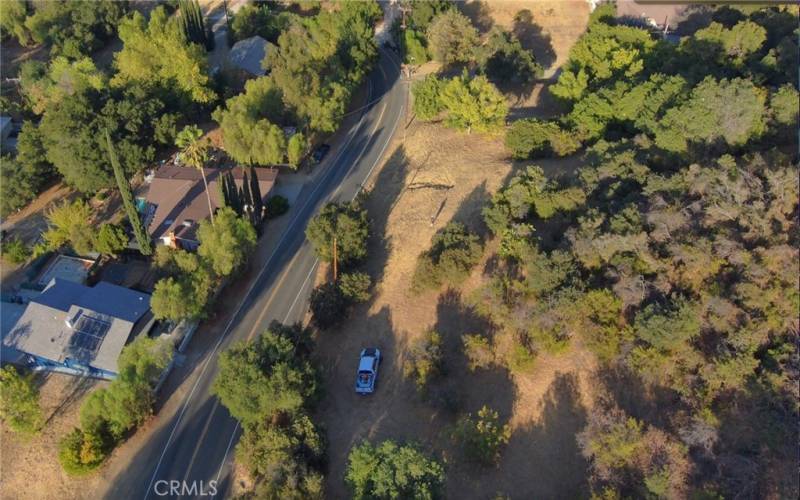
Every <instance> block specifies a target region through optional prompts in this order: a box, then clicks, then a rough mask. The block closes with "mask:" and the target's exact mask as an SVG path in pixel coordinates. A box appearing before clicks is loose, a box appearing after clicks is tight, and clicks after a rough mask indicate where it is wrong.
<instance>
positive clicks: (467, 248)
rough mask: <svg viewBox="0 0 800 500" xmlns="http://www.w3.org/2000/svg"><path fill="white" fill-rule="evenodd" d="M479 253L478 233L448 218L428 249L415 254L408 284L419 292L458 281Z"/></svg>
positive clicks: (464, 275) (464, 277) (471, 266)
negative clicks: (413, 266)
mask: <svg viewBox="0 0 800 500" xmlns="http://www.w3.org/2000/svg"><path fill="white" fill-rule="evenodd" d="M482 253H483V248H482V247H481V244H480V242H479V239H478V236H477V235H475V234H472V233H470V232H469V231H467V228H466V227H465V226H464V225H463V224H460V223H458V222H451V223H449V224H447V226H445V227H444V228H442V230H441V231H439V232H438V233H436V235H434V237H433V241H432V243H431V248H430V250H428V251H426V252H424V253H422V254H421V255H420V256H419V257H418V259H417V267H416V269H415V270H414V276H413V277H412V288H413V289H414V290H416V291H418V292H419V291H422V290H425V289H429V288H436V287H439V286H441V285H443V284H450V285H458V284H460V283H461V282H462V281H464V279H466V277H467V276H468V275H469V272H470V270H471V269H472V268H473V267H474V266H475V265H476V264H477V263H478V261H479V260H480V258H481V255H482Z"/></svg>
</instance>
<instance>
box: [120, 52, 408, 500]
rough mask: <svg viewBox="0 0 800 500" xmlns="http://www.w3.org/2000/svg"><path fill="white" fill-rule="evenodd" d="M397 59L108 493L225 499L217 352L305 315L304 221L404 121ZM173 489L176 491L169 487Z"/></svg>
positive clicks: (349, 195)
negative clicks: (162, 421)
mask: <svg viewBox="0 0 800 500" xmlns="http://www.w3.org/2000/svg"><path fill="white" fill-rule="evenodd" d="M398 64H399V60H398V57H397V55H396V54H395V53H394V52H391V51H390V50H383V49H381V51H380V59H379V61H378V64H377V65H376V69H375V70H374V71H373V72H372V73H371V75H370V76H369V83H368V88H369V98H368V99H367V101H368V102H369V106H367V107H365V108H364V109H363V110H359V111H358V113H360V114H361V118H360V120H359V121H358V122H357V123H356V124H355V125H354V126H353V127H352V128H351V129H350V131H349V132H348V134H347V135H346V136H344V139H343V144H342V146H341V147H339V148H338V151H337V152H335V153H334V152H333V151H332V152H331V153H329V155H328V157H327V158H325V159H324V160H323V162H322V164H320V166H318V167H317V168H320V169H322V170H321V171H320V172H319V174H318V175H316V176H315V177H314V180H313V181H311V182H310V183H309V184H308V185H306V186H305V187H304V188H303V190H302V191H301V193H300V195H299V197H298V199H297V201H296V206H297V207H299V210H296V211H295V212H294V215H291V217H294V218H293V219H292V220H291V222H290V223H289V225H288V226H287V228H286V230H285V231H284V233H283V234H282V235H280V236H279V237H280V240H279V243H278V245H277V246H276V247H275V250H274V252H273V253H272V254H271V256H270V257H269V259H267V261H265V262H264V264H263V267H262V268H261V272H260V274H259V275H258V277H257V278H256V280H255V281H254V283H253V286H252V288H251V289H250V290H249V291H248V293H247V294H246V296H245V298H244V299H243V301H242V302H241V304H240V306H239V309H238V310H237V311H236V312H235V313H234V314H233V316H232V318H231V320H230V322H229V323H228V325H227V327H226V328H225V330H224V331H223V332H222V333H221V334H220V338H219V341H218V343H217V344H216V346H215V348H214V349H212V350H211V352H209V354H208V355H206V356H205V357H203V358H202V359H200V360H199V361H198V363H199V366H198V369H199V370H200V372H199V375H193V378H194V383H193V386H192V388H191V389H190V391H189V393H188V394H187V395H186V396H185V400H184V401H183V402H182V404H181V406H180V409H179V410H178V411H177V412H176V413H175V415H174V416H173V417H172V419H171V421H170V422H169V424H168V425H164V426H161V428H160V430H158V431H156V432H154V433H153V436H152V437H151V438H150V439H149V440H148V442H147V443H146V444H145V445H144V446H143V447H142V449H141V450H140V451H139V452H138V454H137V455H136V456H135V457H133V458H132V459H131V464H130V466H129V467H128V468H127V469H126V471H125V472H124V473H122V474H120V475H119V476H118V477H116V478H115V480H114V484H113V486H112V487H111V489H110V490H109V491H108V493H107V494H106V498H108V499H118V498H133V499H154V498H196V497H197V498H225V497H226V496H227V494H226V493H227V492H228V491H229V490H230V487H231V484H230V481H231V477H230V476H231V475H230V472H231V463H232V461H233V454H234V453H233V450H234V448H235V445H236V442H237V441H238V438H239V435H240V428H239V425H238V422H237V421H236V420H235V419H234V418H232V417H231V416H230V414H229V413H228V411H227V409H225V407H223V406H222V405H221V404H220V403H219V402H218V400H217V398H216V397H214V396H213V395H212V394H211V393H210V389H211V385H212V383H213V380H214V377H215V376H216V374H217V359H218V356H219V353H220V352H222V351H223V350H224V349H225V348H227V347H228V346H229V345H230V344H232V343H235V342H237V341H239V340H242V339H248V338H252V337H253V336H254V335H257V334H259V333H260V332H263V331H264V330H265V329H266V327H267V326H268V325H269V324H270V322H272V321H273V320H277V321H280V322H283V323H294V322H297V321H300V320H301V319H302V318H303V316H304V314H305V312H306V310H307V307H308V295H309V293H310V291H311V287H312V284H313V282H314V271H315V270H316V268H317V264H318V262H317V259H316V257H315V255H314V252H313V249H312V248H311V246H310V244H309V243H308V242H307V241H306V239H305V227H306V224H307V223H308V221H309V220H310V219H311V217H312V216H313V215H314V214H315V213H316V212H317V211H318V210H319V208H320V207H321V206H322V205H323V204H324V203H326V202H328V201H349V200H351V199H353V198H354V197H355V196H356V195H357V194H358V192H359V191H360V190H361V186H362V185H363V184H364V183H365V182H366V181H367V179H369V177H370V174H371V173H372V171H373V169H374V168H375V167H376V166H377V165H378V163H379V161H380V159H381V157H382V155H383V153H384V152H385V150H386V149H387V147H388V145H389V142H390V141H391V138H392V135H393V134H394V132H395V130H396V129H398V128H399V127H401V126H403V125H402V121H403V116H404V106H405V96H406V90H405V88H404V83H403V82H402V80H401V76H400V68H399V65H398ZM267 237H270V236H269V235H267ZM354 369H355V368H354ZM350 382H351V381H343V383H350ZM174 481H177V483H175V482H174ZM211 481H215V484H212V483H211ZM172 486H176V487H177V488H178V489H172V490H171V487H172ZM174 493H179V494H177V495H176V494H174ZM214 493H216V494H214Z"/></svg>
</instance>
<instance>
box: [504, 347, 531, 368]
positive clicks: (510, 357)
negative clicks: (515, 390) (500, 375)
mask: <svg viewBox="0 0 800 500" xmlns="http://www.w3.org/2000/svg"><path fill="white" fill-rule="evenodd" d="M534 361H536V355H535V354H534V353H533V351H531V349H530V347H528V346H526V345H523V344H521V343H519V342H515V343H514V346H513V347H512V348H511V350H510V351H509V352H508V354H507V355H506V364H507V365H508V369H509V370H511V371H512V372H522V373H524V372H528V371H530V370H531V369H532V368H533V365H534Z"/></svg>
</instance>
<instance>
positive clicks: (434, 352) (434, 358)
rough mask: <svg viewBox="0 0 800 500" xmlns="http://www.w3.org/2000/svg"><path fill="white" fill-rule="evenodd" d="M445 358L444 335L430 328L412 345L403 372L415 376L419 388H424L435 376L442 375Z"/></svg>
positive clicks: (408, 375) (407, 375)
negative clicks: (443, 349) (443, 348)
mask: <svg viewBox="0 0 800 500" xmlns="http://www.w3.org/2000/svg"><path fill="white" fill-rule="evenodd" d="M443 358H444V353H443V351H442V336H441V335H439V333H438V332H436V331H434V330H429V331H427V332H425V333H424V334H423V335H422V336H421V337H420V338H418V339H417V340H416V341H414V343H413V344H412V345H411V348H410V349H409V351H408V358H407V359H406V361H405V363H404V365H403V374H404V375H405V376H406V377H413V378H414V382H415V383H416V385H417V389H419V390H424V389H425V388H426V386H427V385H428V383H429V382H430V381H431V380H432V379H433V378H435V377H437V376H438V375H441V373H442V370H443V366H444V359H443Z"/></svg>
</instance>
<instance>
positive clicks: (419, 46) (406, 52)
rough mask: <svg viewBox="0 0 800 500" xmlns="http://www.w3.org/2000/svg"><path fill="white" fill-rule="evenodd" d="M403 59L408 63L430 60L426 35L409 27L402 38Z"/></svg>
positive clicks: (422, 62) (420, 62) (421, 62)
mask: <svg viewBox="0 0 800 500" xmlns="http://www.w3.org/2000/svg"><path fill="white" fill-rule="evenodd" d="M401 45H402V50H403V60H404V61H405V62H406V64H424V63H426V62H428V61H429V60H430V55H429V54H428V49H427V48H425V36H424V35H423V34H422V33H420V32H418V31H415V30H413V29H407V30H405V32H404V33H403V37H402V38H401Z"/></svg>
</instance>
